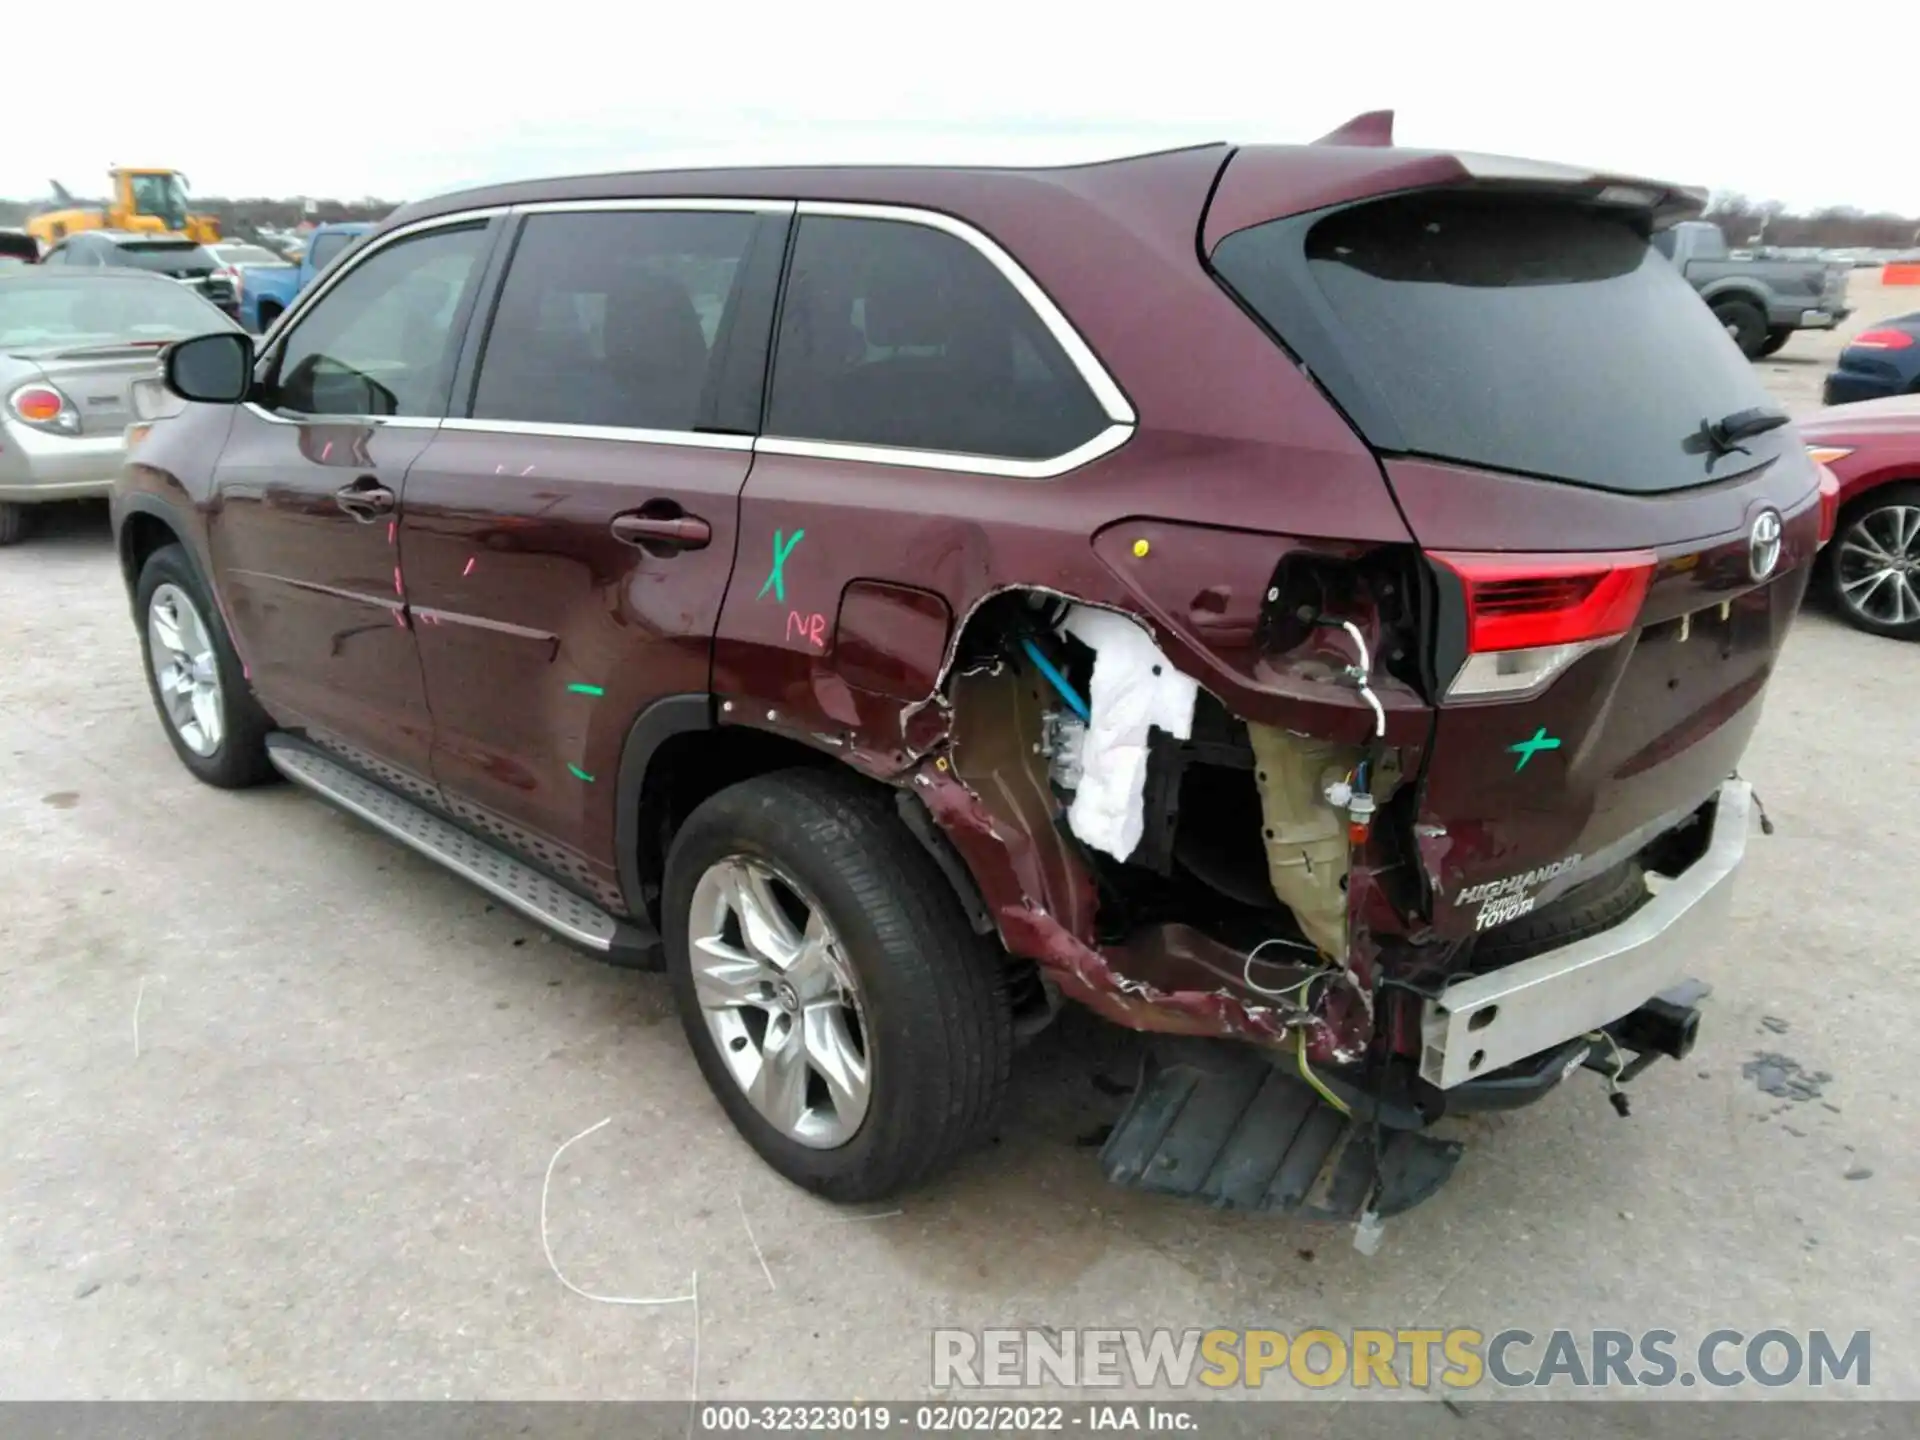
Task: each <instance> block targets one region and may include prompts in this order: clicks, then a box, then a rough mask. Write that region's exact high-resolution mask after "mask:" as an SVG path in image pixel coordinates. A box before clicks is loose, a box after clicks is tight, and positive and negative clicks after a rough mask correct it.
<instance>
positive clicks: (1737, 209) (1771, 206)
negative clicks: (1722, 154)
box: [1707, 190, 1920, 250]
mask: <svg viewBox="0 0 1920 1440" xmlns="http://www.w3.org/2000/svg"><path fill="white" fill-rule="evenodd" d="M1707 219H1709V220H1715V221H1718V222H1719V225H1720V228H1721V229H1722V230H1723V231H1725V232H1726V236H1727V240H1728V242H1729V243H1730V244H1734V245H1760V244H1764V245H1817V246H1819V247H1820V248H1821V249H1823V250H1824V249H1844V248H1849V247H1854V246H1863V247H1868V248H1872V249H1876V250H1903V249H1906V248H1908V247H1910V246H1915V245H1920V219H1916V218H1915V217H1914V216H1911V215H1893V214H1889V213H1887V212H1885V211H1882V212H1879V213H1877V214H1869V213H1867V212H1866V211H1864V210H1856V209H1854V208H1853V207H1851V206H1848V205H1830V206H1828V207H1826V208H1825V209H1822V210H1815V211H1812V212H1811V213H1802V212H1798V211H1793V210H1789V209H1788V208H1787V207H1786V206H1785V205H1783V204H1781V203H1780V202H1779V201H1778V200H1750V199H1748V198H1747V197H1746V196H1745V195H1742V194H1739V193H1738V192H1736V191H1731V190H1721V191H1716V192H1714V195H1713V198H1712V199H1711V200H1710V201H1709V202H1708V204H1707Z"/></svg>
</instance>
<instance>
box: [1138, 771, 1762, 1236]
mask: <svg viewBox="0 0 1920 1440" xmlns="http://www.w3.org/2000/svg"><path fill="white" fill-rule="evenodd" d="M1752 809H1753V799H1752V791H1751V789H1750V787H1748V786H1747V785H1746V784H1744V783H1743V782H1741V781H1737V780H1735V781H1729V782H1727V783H1726V784H1725V785H1724V786H1722V788H1721V790H1720V792H1719V794H1718V796H1717V798H1716V800H1715V802H1714V804H1713V806H1712V810H1711V817H1712V818H1711V821H1710V824H1711V829H1710V831H1709V832H1708V834H1707V835H1706V837H1705V839H1704V842H1703V843H1702V844H1701V848H1700V849H1699V850H1698V851H1697V852H1696V853H1695V858H1694V859H1693V860H1692V862H1691V863H1690V864H1686V865H1684V866H1681V867H1678V868H1677V872H1676V873H1674V874H1661V873H1660V872H1658V871H1657V870H1650V871H1649V877H1650V880H1651V882H1652V884H1653V887H1654V891H1655V893H1654V895H1653V898H1652V899H1650V900H1649V901H1647V903H1646V904H1644V905H1643V906H1641V907H1640V908H1639V909H1638V910H1636V911H1635V912H1634V913H1633V914H1631V915H1630V916H1628V917H1627V918H1626V919H1625V920H1623V921H1621V922H1620V923H1619V924H1617V925H1615V926H1613V927H1612V928H1611V929H1608V930H1605V931H1602V932H1601V933H1600V934H1597V935H1593V936H1589V937H1587V938H1586V939H1583V940H1579V941H1576V942H1573V943H1571V944H1567V945H1562V946H1559V947H1557V948H1555V949H1552V950H1548V951H1545V952H1542V953H1541V954H1538V955H1534V956H1532V957H1530V958H1528V959H1525V960H1520V961H1517V962H1515V963H1513V964H1510V965H1506V966H1503V967H1502V968H1500V969H1497V970H1493V971H1489V972H1488V973H1486V974H1483V975H1474V976H1469V977H1468V978H1466V979H1463V980H1460V981H1458V982H1456V983H1455V984H1453V985H1451V986H1449V987H1448V988H1447V989H1446V990H1444V991H1443V992H1441V993H1440V994H1439V995H1438V996H1436V997H1434V998H1431V999H1428V1000H1427V1001H1425V1002H1424V1005H1425V1008H1424V1012H1423V1024H1422V1039H1423V1047H1422V1054H1421V1057H1420V1079H1421V1080H1422V1081H1423V1082H1424V1083H1425V1084H1426V1085H1427V1086H1431V1087H1433V1088H1434V1090H1437V1091H1438V1092H1439V1094H1440V1096H1441V1097H1442V1103H1440V1104H1438V1105H1434V1106H1432V1107H1410V1106H1407V1105H1404V1104H1397V1103H1396V1102H1395V1101H1394V1099H1393V1098H1392V1097H1390V1096H1387V1095H1384V1094H1383V1095H1379V1096H1375V1095H1370V1094H1361V1093H1357V1092H1356V1091H1354V1090H1353V1089H1352V1087H1351V1082H1352V1081H1353V1079H1354V1078H1355V1077H1354V1075H1353V1072H1352V1071H1348V1072H1346V1073H1345V1074H1343V1075H1340V1076H1338V1077H1335V1076H1331V1075H1330V1076H1328V1077H1327V1080H1328V1081H1331V1082H1332V1084H1333V1087H1334V1090H1335V1091H1337V1092H1339V1093H1341V1094H1344V1095H1345V1096H1346V1099H1345V1100H1343V1101H1341V1104H1342V1105H1346V1106H1347V1111H1346V1112H1344V1113H1343V1111H1342V1110H1341V1109H1339V1108H1336V1107H1335V1105H1334V1104H1332V1103H1329V1101H1328V1100H1327V1099H1326V1098H1324V1096H1325V1095H1326V1094H1327V1093H1329V1092H1328V1091H1327V1090H1326V1089H1325V1085H1326V1083H1327V1082H1325V1081H1323V1082H1322V1084H1321V1085H1320V1086H1318V1087H1316V1086H1314V1085H1310V1084H1309V1083H1308V1081H1307V1078H1306V1074H1305V1071H1304V1067H1303V1072H1302V1075H1301V1076H1300V1077H1298V1078H1296V1077H1295V1076H1294V1075H1292V1074H1290V1073H1289V1072H1288V1070H1287V1069H1286V1068H1285V1061H1284V1054H1283V1053H1282V1052H1278V1051H1276V1050H1274V1049H1272V1048H1268V1047H1260V1046H1253V1045H1242V1044H1235V1043H1231V1042H1222V1041H1218V1040H1203V1039H1193V1038H1189V1039H1170V1038H1166V1037H1159V1038H1156V1040H1155V1041H1154V1043H1153V1045H1152V1046H1151V1048H1150V1049H1149V1051H1148V1053H1147V1055H1146V1058H1145V1060H1144V1061H1143V1063H1142V1067H1141V1075H1140V1083H1139V1086H1138V1088H1137V1089H1136V1090H1135V1092H1134V1094H1133V1097H1132V1100H1131V1102H1130V1103H1129V1104H1128V1106H1127V1109H1126V1112H1125V1113H1124V1114H1123V1115H1122V1116H1121V1118H1120V1120H1119V1122H1118V1124H1116V1125H1115V1127H1114V1129H1113V1132H1112V1134H1111V1135H1110V1136H1109V1137H1108V1139H1107V1142H1106V1145H1105V1147H1104V1148H1103V1149H1102V1151H1101V1162H1102V1165H1103V1167H1104V1169H1105V1171H1106V1175H1107V1178H1108V1179H1109V1180H1111V1181H1113V1182H1114V1183H1116V1184H1119V1185H1125V1186H1129V1187H1131V1188H1135V1189H1141V1190H1147V1191H1151V1192H1154V1193H1157V1194H1164V1195H1177V1196H1182V1197H1186V1198H1191V1199H1197V1200H1202V1201H1204V1202H1206V1203H1208V1204H1210V1205H1213V1206H1215V1207H1217V1208H1222V1209H1238V1210H1256V1211H1266V1212H1272V1213H1277V1214H1285V1215H1293V1216H1299V1217H1301V1218H1303V1219H1316V1220H1335V1221H1351V1220H1359V1219H1362V1218H1363V1217H1366V1216H1369V1215H1371V1216H1374V1217H1381V1218H1384V1217H1387V1216H1391V1215H1395V1214H1398V1213H1400V1212H1402V1211H1405V1210H1408V1209H1411V1208H1412V1207H1413V1206H1415V1205H1417V1204H1419V1203H1420V1202H1421V1201H1423V1200H1425V1199H1427V1198H1428V1197H1429V1196H1431V1195H1432V1194H1433V1193H1434V1192H1435V1191H1437V1190H1438V1189H1439V1188H1440V1187H1441V1186H1442V1185H1443V1184H1444V1183H1445V1182H1446V1180H1447V1179H1448V1177H1449V1176H1450V1175H1451V1174H1452V1173H1453V1170H1454V1167H1455V1166H1456V1165H1457V1164H1458V1163H1459V1160H1460V1156H1461V1153H1462V1147H1461V1145H1460V1144H1459V1143H1458V1142H1455V1141H1451V1140H1444V1139H1440V1138H1437V1137H1435V1136H1432V1135H1429V1134H1426V1133H1423V1132H1422V1129H1421V1128H1420V1127H1421V1126H1422V1125H1423V1124H1424V1123H1430V1122H1431V1120H1433V1119H1437V1118H1438V1117H1439V1116H1440V1115H1442V1114H1444V1113H1447V1112H1449V1111H1453V1112H1467V1111H1474V1110H1501V1109H1512V1108H1516V1107H1518V1106H1522V1105H1528V1104H1532V1103H1533V1102H1534V1101H1535V1100H1538V1099H1540V1098H1541V1097H1542V1096H1544V1095H1545V1094H1546V1093H1547V1092H1548V1091H1550V1090H1552V1089H1554V1088H1555V1087H1557V1086H1558V1085H1559V1084H1560V1083H1561V1081H1563V1080H1565V1079H1566V1078H1567V1077H1568V1076H1569V1075H1570V1074H1572V1073H1573V1072H1574V1071H1576V1070H1578V1069H1581V1068H1582V1067H1584V1068H1587V1069H1591V1070H1597V1071H1599V1072H1600V1073H1601V1074H1602V1075H1603V1076H1604V1077H1606V1079H1607V1081H1608V1089H1609V1091H1610V1092H1611V1096H1612V1099H1613V1101H1614V1108H1615V1109H1616V1110H1617V1111H1618V1112H1619V1113H1620V1114H1621V1115H1626V1114H1627V1113H1628V1108H1627V1105H1626V1102H1625V1097H1624V1095H1623V1093H1622V1092H1621V1085H1622V1084H1623V1082H1625V1081H1628V1080H1631V1079H1632V1078H1633V1077H1634V1076H1635V1075H1637V1074H1638V1073H1639V1072H1640V1071H1641V1070H1642V1069H1644V1068H1645V1067H1646V1066H1647V1065H1648V1064H1650V1063H1652V1062H1653V1061H1654V1060H1655V1059H1658V1058H1659V1057H1661V1056H1663V1055H1665V1056H1672V1057H1675V1058H1678V1057H1680V1056H1684V1055H1685V1054H1686V1053H1687V1051H1688V1050H1689V1049H1690V1048H1691V1047H1692V1044H1693V1040H1694V1036H1695V1034H1696V1032H1697V1030H1698V1026H1699V1011H1698V1008H1697V1006H1696V1003H1695V1002H1696V1001H1698V1000H1699V999H1700V998H1701V997H1702V996H1703V995H1704V994H1705V993H1706V988H1707V987H1706V986H1704V985H1702V984H1700V983H1699V982H1697V981H1688V980H1685V979H1684V975H1685V971H1686V969H1687V966H1688V964H1689V961H1690V960H1691V959H1692V957H1693V954H1694V952H1695V949H1696V947H1698V946H1699V945H1700V944H1702V943H1704V942H1706V941H1707V940H1708V939H1709V938H1710V936H1711V934H1712V932H1713V931H1715V930H1717V929H1718V928H1719V927H1720V926H1721V925H1722V923H1723V921H1724V919H1725V916H1726V910H1727V907H1728V905H1729V903H1730V901H1731V898H1732V879H1733V876H1734V873H1735V872H1736V871H1737V870H1738V868H1739V864H1740V860H1741V858H1742V856H1743V855H1744V854H1745V852H1746V843H1747V828H1748V822H1749V818H1750V816H1751V814H1752ZM1629 1054H1631V1055H1633V1056H1634V1057H1635V1058H1634V1059H1632V1060H1631V1061H1628V1059H1627V1058H1626V1057H1627V1056H1628V1055H1629ZM1409 1063H1410V1057H1409ZM1430 1093H1431V1092H1430ZM1348 1102H1351V1104H1348Z"/></svg>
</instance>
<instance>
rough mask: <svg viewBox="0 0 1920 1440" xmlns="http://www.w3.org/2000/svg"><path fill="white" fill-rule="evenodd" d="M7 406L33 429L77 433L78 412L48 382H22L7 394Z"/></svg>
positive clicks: (69, 433) (64, 433) (78, 429)
mask: <svg viewBox="0 0 1920 1440" xmlns="http://www.w3.org/2000/svg"><path fill="white" fill-rule="evenodd" d="M7 408H8V409H9V410H11V411H12V412H13V413H14V415H15V417H16V418H18V419H20V420H22V421H24V422H25V423H27V424H28V425H32V426H33V427H35V428H36V429H39V430H52V431H55V432H56V433H58V434H61V435H77V434H79V433H80V412H79V411H77V410H75V409H74V408H73V406H72V405H71V404H70V403H69V402H68V400H67V397H66V396H64V395H62V394H61V393H60V392H59V391H58V390H56V389H54V388H53V386H51V385H22V386H21V387H20V388H19V389H18V390H15V391H14V392H13V393H12V394H11V395H9V396H8V397H7Z"/></svg>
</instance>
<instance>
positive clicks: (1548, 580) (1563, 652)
mask: <svg viewBox="0 0 1920 1440" xmlns="http://www.w3.org/2000/svg"><path fill="white" fill-rule="evenodd" d="M1429 558H1431V559H1432V560H1434V561H1435V562H1436V563H1438V564H1440V565H1444V566H1445V567H1446V568H1447V569H1448V570H1450V571H1452V572H1453V574H1454V575H1455V576H1456V577H1457V578H1458V579H1459V582H1460V589H1461V594H1462V598H1463V600H1464V602H1465V607H1466V637H1465V639H1466V658H1465V660H1464V661H1463V662H1462V663H1461V665H1460V668H1459V670H1458V671H1457V672H1456V673H1455V674H1454V677H1453V679H1452V681H1451V682H1449V684H1448V685H1447V698H1448V699H1449V700H1502V699H1514V698H1517V697H1519V696H1522V695H1530V694H1533V693H1535V692H1537V691H1539V690H1543V689H1545V688H1546V687H1547V686H1548V685H1550V684H1551V683H1552V682H1553V681H1554V679H1555V678H1556V677H1558V676H1559V674H1560V673H1561V672H1562V671H1563V670H1565V669H1566V668H1567V667H1568V666H1569V665H1571V664H1573V662H1574V661H1576V660H1578V659H1579V658H1580V657H1581V656H1582V655H1585V654H1587V653H1588V652H1589V651H1591V650H1596V649H1598V648H1600V647H1601V646H1603V645H1610V644H1612V643H1613V642H1614V641H1615V640H1618V639H1619V638H1620V637H1621V636H1622V635H1624V634H1626V633H1627V631H1629V630H1631V629H1632V628H1633V623H1634V621H1635V620H1636V619H1637V618H1638V617H1639V614H1640V606H1641V604H1642V603H1643V602H1644V601H1645V600H1646V598H1647V587H1648V585H1649V584H1651V583H1652V580H1653V567H1654V563H1655V561H1654V556H1653V553H1652V552H1651V551H1647V550H1631V551H1620V552H1605V553H1601V552H1594V553H1590V554H1578V555H1506V554H1467V553H1462V552H1458V551H1454V552H1448V553H1444V554H1441V553H1435V554H1431V555H1430V557H1429Z"/></svg>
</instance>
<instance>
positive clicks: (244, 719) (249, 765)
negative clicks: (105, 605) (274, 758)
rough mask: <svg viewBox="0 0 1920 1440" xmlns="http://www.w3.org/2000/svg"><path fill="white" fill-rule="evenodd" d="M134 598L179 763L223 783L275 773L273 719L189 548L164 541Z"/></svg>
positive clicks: (152, 681) (151, 681)
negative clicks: (269, 743)
mask: <svg viewBox="0 0 1920 1440" xmlns="http://www.w3.org/2000/svg"><path fill="white" fill-rule="evenodd" d="M134 605H135V610H136V613H137V614H138V615H139V617H140V648H141V649H142V651H143V652H144V653H145V655H146V661H147V688H148V690H149V691H150V692H151V693H152V695H153V707H154V709H156V710H158V711H159V712H160V722H161V724H162V725H164V726H165V727H166V731H167V739H168V740H169V741H171V742H172V744H173V752H174V754H176V755H178V756H179V757H180V763H181V764H183V765H185V766H186V767H187V769H188V770H190V771H192V772H193V775H194V777H195V778H196V779H199V780H204V781H205V782H206V783H207V784H209V785H218V786H219V787H220V788H222V789H224V790H238V789H241V788H242V787H244V786H248V785H258V784H259V783H260V782H261V781H263V780H267V779H270V778H271V777H272V775H273V773H274V771H273V766H272V763H271V762H270V761H269V760H268V759H267V748H266V738H267V732H268V731H269V730H271V729H272V728H273V722H272V721H271V720H269V719H268V718H267V715H266V712H265V711H263V710H262V709H261V708H260V704H259V702H258V701H257V700H255V699H254V698H253V693H252V691H251V690H250V689H249V688H248V687H247V683H246V676H245V674H244V673H243V672H242V670H241V668H240V658H239V656H237V655H236V654H234V650H233V644H232V642H231V641H230V640H228V638H227V632H226V627H225V626H223V625H222V624H221V623H220V612H219V610H217V609H216V608H215V607H214V605H213V604H212V602H211V600H210V599H209V598H208V596H207V592H206V587H205V586H204V585H202V584H201V582H200V576H199V574H198V572H196V571H195V570H194V568H193V562H192V561H191V560H190V559H188V558H187V552H186V551H185V550H184V549H182V548H181V547H180V546H178V545H166V546H162V547H161V548H160V549H158V550H156V551H154V552H153V554H152V555H150V556H148V557H147V563H146V564H145V565H144V566H142V567H141V569H140V583H139V585H138V586H137V587H136V589H135V591H134Z"/></svg>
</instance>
